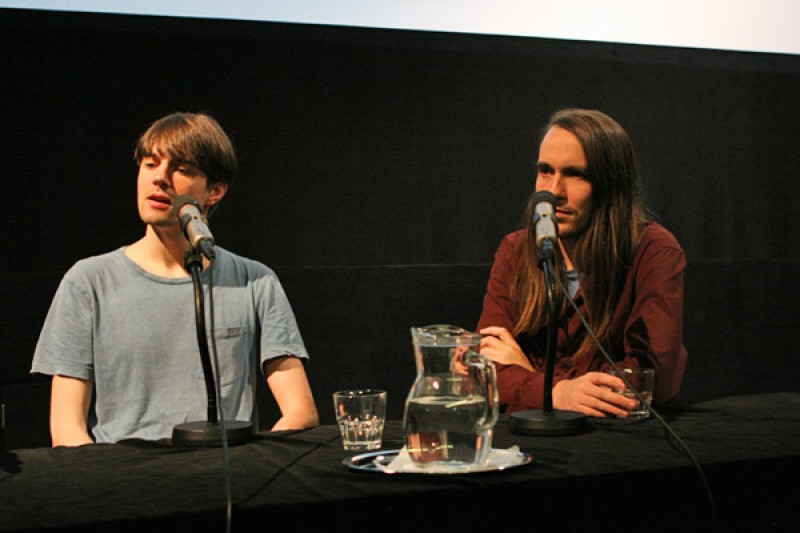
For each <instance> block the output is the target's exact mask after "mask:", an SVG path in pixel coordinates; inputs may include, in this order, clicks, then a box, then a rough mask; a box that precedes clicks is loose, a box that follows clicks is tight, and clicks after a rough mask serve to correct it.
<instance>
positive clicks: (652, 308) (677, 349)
mask: <svg viewBox="0 0 800 533" xmlns="http://www.w3.org/2000/svg"><path fill="white" fill-rule="evenodd" d="M653 230H654V234H655V235H654V238H651V239H648V240H647V242H643V243H642V246H643V249H642V250H641V253H640V254H638V255H639V263H638V264H635V265H634V269H635V272H636V277H635V280H634V284H635V295H636V296H635V298H634V300H633V303H632V307H631V309H630V314H629V315H628V316H627V319H626V323H625V354H626V356H628V357H631V356H632V357H635V358H637V359H639V360H642V359H644V360H646V361H647V362H648V363H649V365H647V366H652V367H653V368H655V371H656V385H655V390H654V393H653V401H654V402H655V403H659V404H663V403H665V402H667V401H669V400H670V399H672V398H674V397H675V396H676V395H677V394H678V392H679V390H680V386H681V382H682V381H683V375H684V372H685V369H686V360H687V358H688V356H687V352H686V348H685V347H684V345H683V290H684V270H685V268H686V257H685V255H684V253H683V250H682V249H681V247H680V245H679V244H678V242H677V240H675V238H674V237H673V236H672V235H671V234H670V233H669V232H667V231H666V230H663V229H661V228H657V229H656V228H653Z"/></svg>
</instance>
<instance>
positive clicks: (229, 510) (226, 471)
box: [208, 261, 233, 533]
mask: <svg viewBox="0 0 800 533" xmlns="http://www.w3.org/2000/svg"><path fill="white" fill-rule="evenodd" d="M208 279H209V281H208V307H209V324H210V326H211V327H210V329H211V332H210V334H209V335H210V336H211V351H212V353H213V357H214V367H215V368H216V370H217V379H215V380H214V381H215V383H216V387H217V399H218V401H217V408H218V409H219V426H220V436H221V439H222V464H223V468H222V470H223V475H224V477H225V502H226V505H225V531H226V533H230V530H231V522H232V521H233V498H232V496H231V467H230V454H229V452H228V433H227V430H226V429H225V409H223V402H222V386H221V385H220V381H221V380H222V374H221V372H220V367H219V357H218V356H217V338H216V335H215V334H214V261H211V262H210V263H209V265H208Z"/></svg>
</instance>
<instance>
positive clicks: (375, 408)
mask: <svg viewBox="0 0 800 533" xmlns="http://www.w3.org/2000/svg"><path fill="white" fill-rule="evenodd" d="M333 407H334V409H335V410H336V422H337V423H338V424H339V430H340V431H341V433H342V444H343V446H344V449H345V450H377V449H379V448H380V447H381V439H382V437H383V426H384V424H385V422H386V391H384V390H378V389H351V390H340V391H336V392H334V393H333Z"/></svg>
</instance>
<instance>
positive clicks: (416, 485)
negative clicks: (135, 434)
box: [0, 393, 800, 532]
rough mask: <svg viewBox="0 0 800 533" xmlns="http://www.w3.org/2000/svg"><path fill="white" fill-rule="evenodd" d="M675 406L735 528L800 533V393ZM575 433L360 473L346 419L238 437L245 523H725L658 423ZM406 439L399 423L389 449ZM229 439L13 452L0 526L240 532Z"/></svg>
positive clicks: (665, 527) (3, 483)
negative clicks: (497, 456) (482, 458)
mask: <svg viewBox="0 0 800 533" xmlns="http://www.w3.org/2000/svg"><path fill="white" fill-rule="evenodd" d="M663 415H664V418H665V419H666V420H667V421H668V422H669V423H670V425H671V426H672V427H673V428H674V430H675V432H676V433H677V434H678V435H679V436H680V437H681V438H682V439H683V440H684V442H685V443H686V444H687V445H688V447H689V448H690V450H691V451H692V453H693V454H694V455H695V456H696V458H697V459H698V461H699V462H700V464H701V465H702V469H703V472H704V474H705V476H706V478H707V480H708V484H709V486H710V489H711V494H712V496H713V500H714V503H715V510H716V517H717V521H718V524H719V531H787V532H788V531H800V510H798V507H800V506H799V505H798V500H797V492H798V491H797V488H798V484H799V483H798V479H800V477H798V475H800V468H798V466H800V393H779V394H764V395H755V396H742V397H730V398H725V399H721V400H715V401H711V402H706V403H703V404H698V405H696V406H694V407H692V408H689V409H686V410H682V411H680V412H664V413H663ZM590 427H591V430H590V431H589V432H587V433H583V434H580V435H573V436H566V437H531V436H522V435H516V434H511V433H510V432H509V431H508V422H507V420H506V419H504V418H501V421H500V422H499V423H498V425H497V428H496V431H495V440H494V447H495V448H507V447H509V446H512V445H518V446H519V447H520V449H521V450H523V451H525V452H529V453H531V454H532V455H533V457H534V460H533V462H532V463H531V464H528V465H525V466H521V467H517V468H513V469H509V470H505V471H502V472H491V473H481V474H469V475H436V476H434V475H409V474H396V475H388V474H382V473H369V472H359V471H355V470H352V469H348V468H347V467H346V466H344V465H343V464H342V461H343V460H344V459H346V458H348V457H350V456H352V455H353V454H352V452H346V451H344V450H342V448H341V441H340V438H339V433H338V429H337V428H336V427H335V426H322V427H319V428H315V429H312V430H308V431H301V432H294V433H280V434H262V435H259V437H258V439H257V440H256V441H255V442H252V443H249V444H246V445H241V446H234V447H231V448H230V469H231V471H230V472H231V494H232V499H233V522H232V524H233V528H232V530H233V531H234V532H236V531H278V530H289V531H307V530H309V529H310V528H317V529H321V530H350V529H352V530H353V531H364V532H366V531H374V530H378V531H400V530H403V531H408V530H409V529H413V530H416V529H421V528H424V530H425V531H428V530H433V529H441V530H443V531H453V530H458V529H465V528H466V529H469V530H476V528H478V527H484V526H487V527H491V528H492V529H500V528H502V529H504V530H506V531H508V530H511V531H523V530H525V531H598V530H600V531H612V530H613V531H616V532H625V531H711V530H712V527H711V526H712V524H713V519H712V511H711V509H712V507H711V505H710V502H709V499H708V496H707V492H706V490H705V488H704V484H703V482H702V478H701V476H700V475H699V473H698V471H697V470H696V469H695V468H694V466H693V465H692V462H691V461H690V460H689V458H688V457H687V455H686V454H685V453H684V452H683V451H682V449H681V448H680V447H679V446H678V445H677V443H676V442H675V439H673V438H672V437H670V436H669V435H668V434H667V433H666V431H665V430H664V428H663V426H662V425H661V424H660V423H659V422H658V421H657V420H655V419H652V418H651V419H650V420H647V421H643V422H636V423H630V422H626V421H620V420H592V422H591V424H590ZM401 446H402V433H401V424H400V422H399V421H391V422H389V423H388V424H387V428H386V433H385V438H384V449H396V448H400V447H401ZM222 457H223V456H222V450H221V449H220V448H211V449H179V448H175V447H172V446H170V445H168V444H165V443H153V442H143V441H129V442H123V443H119V444H114V445H92V446H85V447H81V448H72V449H70V448H59V449H45V448H40V449H30V450H16V451H12V452H9V453H6V454H4V455H3V456H2V472H0V494H2V501H1V502H0V530H4V531H6V530H7V531H25V530H39V531H41V530H51V529H52V530H59V531H101V530H108V531H127V530H140V531H145V530H154V531H171V530H174V531H219V532H222V531H224V528H225V508H226V491H225V485H224V479H225V478H224V474H223V459H222Z"/></svg>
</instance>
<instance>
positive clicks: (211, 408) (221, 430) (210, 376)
mask: <svg viewBox="0 0 800 533" xmlns="http://www.w3.org/2000/svg"><path fill="white" fill-rule="evenodd" d="M184 268H186V270H187V271H189V273H190V274H191V276H192V283H193V285H194V307H195V326H196V330H197V344H198V348H199V349H200V363H201V364H202V366H203V377H204V378H205V384H206V393H207V395H208V420H207V421H198V422H185V423H183V424H178V425H177V426H175V427H174V428H173V430H172V443H173V444H175V445H177V446H195V447H203V446H222V445H223V437H224V438H225V439H226V442H227V443H228V444H243V443H245V442H247V441H249V440H251V439H252V438H253V425H252V424H251V423H250V422H247V421H239V420H231V421H225V420H224V416H223V417H222V423H221V424H220V419H219V417H218V411H217V389H216V386H215V385H216V383H215V380H214V372H213V369H212V366H211V357H210V356H209V352H208V338H207V337H206V324H205V306H204V299H203V285H202V283H201V281H200V272H201V271H202V269H203V256H202V255H201V254H200V253H199V252H198V251H197V250H195V249H194V248H192V249H191V250H190V251H189V252H186V256H185V258H184ZM212 311H213V310H212Z"/></svg>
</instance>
